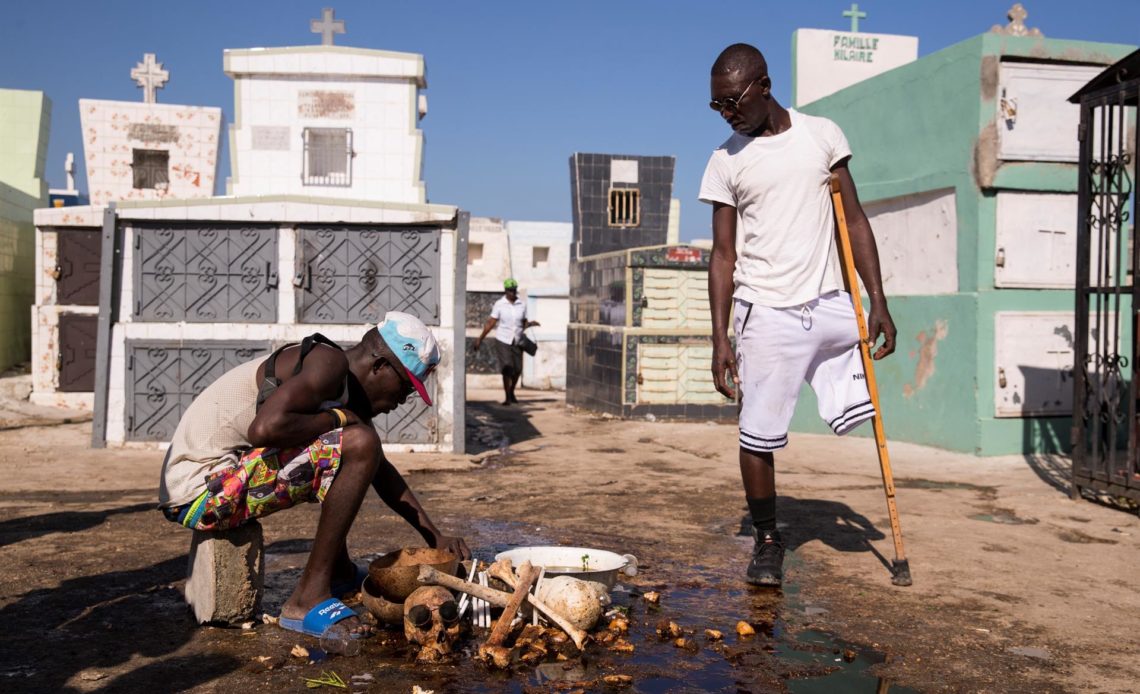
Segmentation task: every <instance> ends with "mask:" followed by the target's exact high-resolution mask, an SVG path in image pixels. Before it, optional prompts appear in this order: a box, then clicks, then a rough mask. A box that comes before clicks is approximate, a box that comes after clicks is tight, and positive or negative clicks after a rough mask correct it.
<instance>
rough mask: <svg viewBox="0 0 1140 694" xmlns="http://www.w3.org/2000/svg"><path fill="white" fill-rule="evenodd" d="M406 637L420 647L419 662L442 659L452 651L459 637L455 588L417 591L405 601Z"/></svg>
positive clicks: (429, 588)
mask: <svg viewBox="0 0 1140 694" xmlns="http://www.w3.org/2000/svg"><path fill="white" fill-rule="evenodd" d="M404 636H405V637H407V639H408V643H415V644H418V645H419V646H420V652H419V655H418V656H416V660H417V661H418V662H421V663H434V662H438V661H440V660H442V659H443V657H444V656H446V655H448V654H449V653H451V648H452V646H453V645H454V644H455V642H456V640H458V638H459V610H458V606H457V605H456V604H455V597H454V596H452V594H451V591H449V590H448V589H447V588H443V587H441V586H423V587H422V588H417V589H416V590H415V591H413V592H412V594H411V595H409V596H408V598H407V600H404Z"/></svg>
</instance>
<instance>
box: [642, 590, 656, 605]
mask: <svg viewBox="0 0 1140 694" xmlns="http://www.w3.org/2000/svg"><path fill="white" fill-rule="evenodd" d="M641 597H642V598H643V599H644V600H645V602H647V603H649V604H650V605H657V604H660V603H661V593H658V592H657V591H655V590H651V591H649V592H648V593H642V594H641Z"/></svg>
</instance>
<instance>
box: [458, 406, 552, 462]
mask: <svg viewBox="0 0 1140 694" xmlns="http://www.w3.org/2000/svg"><path fill="white" fill-rule="evenodd" d="M529 402H530V401H527V400H524V401H523V402H522V403H520V404H517V405H500V404H499V403H495V402H486V401H472V400H468V401H467V407H466V414H467V453H469V454H471V455H478V454H480V453H484V452H486V451H490V450H496V449H497V450H502V451H504V452H505V451H506V448H507V447H508V446H514V445H517V444H519V443H522V442H524V441H529V440H530V439H534V438H537V437H539V436H541V434H542V432H540V431H539V430H538V429H537V428H535V426H534V424H532V423H531V417H530V415H529V414H528V413H527V409H528V403H529Z"/></svg>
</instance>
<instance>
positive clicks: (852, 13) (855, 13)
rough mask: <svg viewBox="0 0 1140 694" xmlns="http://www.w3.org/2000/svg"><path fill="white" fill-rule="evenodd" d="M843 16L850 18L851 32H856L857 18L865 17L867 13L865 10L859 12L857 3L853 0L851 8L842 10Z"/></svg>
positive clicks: (857, 31)
mask: <svg viewBox="0 0 1140 694" xmlns="http://www.w3.org/2000/svg"><path fill="white" fill-rule="evenodd" d="M843 16H844V17H850V18H851V33H852V34H858V33H859V20H860V19H866V18H867V13H866V12H860V11H859V3H855V2H853V3H851V9H849V10H845V11H844V12H843Z"/></svg>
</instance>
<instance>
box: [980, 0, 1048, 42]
mask: <svg viewBox="0 0 1140 694" xmlns="http://www.w3.org/2000/svg"><path fill="white" fill-rule="evenodd" d="M1005 16H1006V19H1008V20H1009V24H1007V25H1005V26H1004V27H1003V26H1001V25H1000V24H995V25H993V26H992V27H990V31H991V32H992V33H995V34H1006V35H1007V36H1044V34H1042V33H1041V30H1040V29H1038V28H1037V27H1033V28H1032V29H1031V28H1029V27H1027V26H1025V19H1026V18H1027V17H1028V16H1029V12H1028V11H1026V9H1025V7H1024V6H1023V5H1022V4H1021V3H1020V2H1018V3H1014V5H1013V7H1011V8H1009V12H1006V14H1005Z"/></svg>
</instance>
